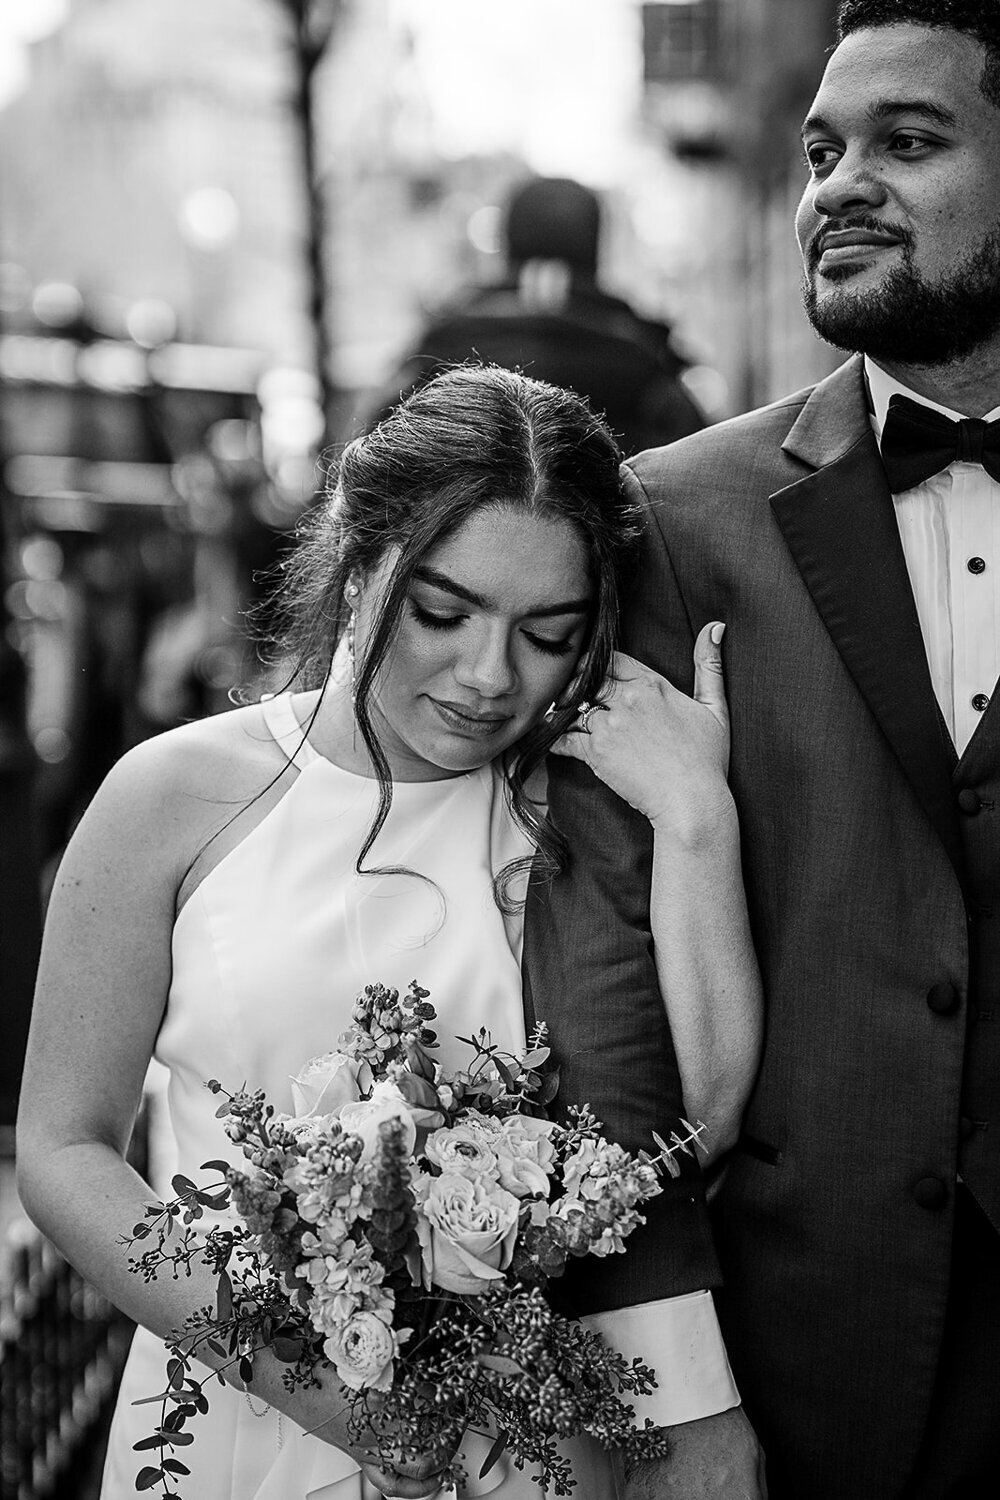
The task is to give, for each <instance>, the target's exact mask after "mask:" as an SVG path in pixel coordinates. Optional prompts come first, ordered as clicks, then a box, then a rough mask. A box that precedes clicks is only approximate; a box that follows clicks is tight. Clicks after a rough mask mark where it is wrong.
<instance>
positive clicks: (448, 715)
mask: <svg viewBox="0 0 1000 1500" xmlns="http://www.w3.org/2000/svg"><path fill="white" fill-rule="evenodd" d="M430 702H431V703H432V704H433V705H434V707H435V708H436V709H437V711H438V713H439V714H440V716H441V718H442V719H443V720H444V722H445V723H446V724H447V725H448V727H449V729H455V730H457V731H458V733H459V734H467V735H470V736H471V737H472V738H474V739H489V737H490V736H491V735H494V734H496V733H497V732H498V731H499V730H500V729H502V728H503V727H504V725H505V724H509V723H510V715H509V714H484V713H477V712H476V711H475V710H474V709H471V708H469V707H467V706H466V705H464V704H461V703H450V702H447V701H445V700H443V699H440V698H431V699H430Z"/></svg>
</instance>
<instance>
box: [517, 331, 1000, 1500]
mask: <svg viewBox="0 0 1000 1500" xmlns="http://www.w3.org/2000/svg"><path fill="white" fill-rule="evenodd" d="M625 472H626V483H627V485H628V488H629V489H630V491H631V492H632V494H633V495H634V497H635V498H636V499H637V500H638V501H639V502H640V503H641V504H642V506H643V507H644V510H645V512H646V527H645V536H644V540H643V543H642V549H643V550H642V556H641V559H640V561H639V564H638V566H637V567H636V569H635V571H634V573H633V574H632V575H631V576H630V579H629V582H628V583H627V585H626V587H627V590H628V597H627V600H626V612H625V622H624V638H623V645H624V648H625V649H626V650H627V651H629V652H631V653H632V654H633V655H635V656H637V657H639V658H641V659H642V660H644V661H647V662H649V663H650V664H651V665H653V666H654V667H656V668H657V669H658V670H660V671H662V672H664V673H665V674H666V675H667V676H669V677H670V678H671V680H672V681H673V682H675V683H676V684H677V685H678V686H680V687H683V688H685V689H686V690H688V691H690V689H691V684H692V668H691V650H692V646H693V642H694V638H695V635H696V633H697V631H698V630H699V629H700V627H701V626H702V625H703V624H704V623H705V622H706V621H708V620H711V619H720V620H724V621H725V622H726V625H727V633H726V637H725V642H724V647H723V652H724V663H725V673H726V685H727V691H728V696H729V703H730V709H731V716H732V765H731V775H730V781H731V785H732V789H733V793H734V795H735V798H736V801H737V804H738V808H739V813H740V820H741V830H742V847H743V859H744V874H745V880H746V886H747V892H748V901H749V906H750V915H751V922H752V927H753V932H754V939H755V943H756V946H757V950H758V954H759V958H760V963H761V968H762V972H763V977H764V984H765V996H766V1035H765V1047H764V1057H763V1063H762V1066H761V1070H760V1075H759V1078H758V1081H757V1085H756V1087H755V1090H754V1093H753V1097H752V1099H751V1102H750V1105H749V1108H748V1111H747V1114H746V1118H745V1123H744V1131H743V1135H742V1138H741V1140H740V1142H739V1145H738V1146H737V1148H736V1149H735V1151H734V1152H733V1153H732V1154H731V1157H730V1160H729V1163H728V1166H727V1168H726V1169H725V1172H724V1175H723V1177H722V1180H721V1182H720V1184H719V1186H718V1190H717V1192H716V1193H714V1194H713V1203H712V1215H711V1218H712V1231H713V1232H714V1251H713V1239H712V1238H711V1237H710V1231H709V1228H708V1216H707V1213H706V1210H705V1207H704V1204H703V1202H702V1201H701V1199H700V1195H699V1187H698V1184H697V1183H696V1182H694V1181H692V1179H691V1178H690V1177H686V1178H685V1179H684V1180H683V1181H682V1182H681V1183H680V1184H669V1185H668V1188H669V1190H668V1192H667V1193H666V1194H665V1195H664V1198H663V1200H662V1201H661V1202H660V1203H659V1204H658V1208H657V1218H656V1220H655V1222H651V1223H650V1225H649V1226H648V1227H647V1228H646V1229H644V1230H641V1231H639V1232H638V1234H637V1236H636V1237H635V1239H634V1241H633V1242H630V1244H633V1245H634V1250H633V1249H629V1251H628V1252H627V1254H626V1255H625V1256H624V1257H615V1258H614V1261H615V1264H613V1265H612V1264H607V1263H606V1267H605V1272H606V1277H605V1279H604V1280H603V1281H602V1283H601V1284H600V1285H595V1283H594V1281H593V1278H592V1276H591V1275H590V1273H589V1271H588V1272H587V1273H585V1274H583V1275H581V1276H580V1278H579V1280H578V1284H577V1287H576V1293H577V1296H578V1298H579V1300H580V1303H581V1305H592V1306H593V1305H597V1306H608V1305H617V1304H622V1303H627V1302H635V1301H645V1300H650V1299H652V1298H655V1297H659V1296H665V1295H670V1294H672V1293H676V1292H680V1291H684V1290H688V1289H690V1288H691V1287H692V1286H695V1285H712V1286H714V1285H716V1284H717V1273H716V1266H715V1261H714V1254H715V1253H717V1254H718V1258H719V1261H720V1262H721V1268H722V1275H723V1283H724V1285H723V1289H722V1291H721V1294H720V1295H719V1297H718V1298H717V1301H718V1305H719V1309H720V1317H721V1319H722V1325H723V1332H724V1334H725V1336H726V1341H727V1347H728V1349H729V1351H730V1357H731V1359H732V1363H733V1366H734V1370H735V1373H736V1376H737V1380H738V1383H739V1384H740V1387H741V1390H742V1393H743V1397H744V1402H745V1404H746V1406H747V1408H748V1411H749V1413H750V1416H751V1418H752V1419H753V1420H754V1421H755V1422H756V1424H757V1426H758V1430H759V1432H760V1434H761V1437H762V1440H763V1443H764V1446H765V1450H766V1451H767V1453H768V1457H769V1472H772V1473H773V1474H774V1476H775V1478H776V1479H779V1480H780V1481H782V1482H783V1483H784V1485H785V1488H784V1489H783V1490H782V1493H787V1494H789V1495H795V1496H800V1495H801V1496H802V1497H809V1500H826V1497H829V1500H833V1497H837V1500H846V1497H850V1500H858V1497H862V1496H864V1497H869V1496H871V1497H878V1500H891V1497H893V1496H896V1495H897V1494H898V1493H900V1491H901V1489H902V1486H903V1484H904V1482H905V1480H906V1477H907V1475H908V1473H909V1472H910V1470H911V1467H912V1465H913V1461H914V1456H915V1453H916V1450H917V1446H918V1444H919V1441H920V1437H921V1433H922V1427H923V1423H924V1419H925V1415H926V1411H927V1407H928V1402H929V1400H930V1394H931V1386H932V1382H933V1379H934V1373H935V1368H936V1363H937V1358H938V1351H939V1346H940V1341H941V1335H942V1328H943V1323H944V1317H945V1302H946V1292H947V1285H948V1271H949V1255H950V1246H951V1234H952V1219H953V1208H954V1192H955V1178H956V1172H957V1171H959V1170H960V1171H961V1174H962V1176H963V1177H964V1178H965V1180H966V1181H967V1182H968V1184H969V1185H970V1187H971V1188H972V1190H973V1192H974V1193H975V1195H976V1196H977V1198H978V1199H979V1201H980V1202H981V1203H982V1205H983V1206H984V1207H985V1208H986V1209H987V1211H988V1212H989V1213H990V1215H991V1217H992V1218H993V1222H994V1224H997V1223H1000V1111H998V1108H997V1106H998V1095H1000V1024H997V1023H1000V993H998V980H997V975H998V973H1000V947H998V944H997V936H996V931H995V929H996V927H997V926H998V925H1000V923H998V921H997V919H995V918H994V917H993V915H992V912H993V908H994V904H995V902H996V900H997V898H998V897H1000V836H998V830H1000V817H998V814H997V811H996V810H995V809H996V807H997V806H1000V705H998V704H997V703H996V701H994V702H993V703H992V704H991V706H990V708H989V709H988V710H987V712H986V713H985V714H984V716H983V719H982V720H981V722H980V725H979V728H978V730H977V732H976V735H975V736H974V738H973V740H972V742H971V744H970V745H969V747H968V749H967V750H966V752H965V755H964V756H963V757H962V759H961V761H958V760H957V757H956V755H955V751H954V748H953V746H952V745H951V741H950V738H949V736H948V733H947V731H946V729H945V727H944V723H943V720H942V718H941V715H940V713H939V711H938V708H937V704H936V701H935V698H934V694H933V691H932V688H931V683H930V677H929V673H928V668H927V663H926V657H925V654H924V649H923V643H922V639H921V634H920V628H919V625H918V621H917V615H916V610H915V606H914V602H913V596H912V592H911V589H910V585H909V580H908V576H907V572H906V566H905V562H904V558H903V553H902V548H901V545H900V540H899V533H898V529H897V525H896V520H895V516H894V512H893V504H892V499H891V496H890V493H889V490H888V486H887V483H886V480H885V475H884V471H883V469H882V466H881V462H880V459H879V456H878V450H877V447H876V444H875V441H874V436H873V433H872V429H871V424H870V420H869V416H868V411H867V406H866V400H865V391H864V383H863V377H862V371H861V363H860V360H852V361H850V362H849V363H848V364H847V365H845V366H843V367H842V368H841V369H840V370H838V371H837V372H836V373H835V374H833V375H832V376H831V377H830V378H829V379H827V380H825V381H823V382H822V383H821V384H820V385H818V386H816V387H815V388H814V389H812V390H810V391H806V392H802V393H800V394H798V395H796V396H792V397H789V398H788V399H787V400H784V401H781V402H778V403H777V404H775V405H774V406H771V407H768V408H766V409H764V410H762V411H757V412H753V413H751V414H749V415H748V416H745V417H740V418H737V419H735V420H734V421H731V422H727V423H724V424H722V425H720V426H718V427H714V428H710V429H709V430H707V431H705V432H703V433H699V434H696V435H695V436H693V437H690V438H687V439H685V440H683V441H682V442H679V443H676V444H674V445H673V446H671V447H670V448H667V449H660V450H655V451H650V452H647V453H644V454H640V455H639V457H638V458H636V459H634V460H632V461H631V462H630V464H629V465H627V466H626V471H625ZM553 761H554V763H553V764H552V765H551V767H550V803H551V810H552V816H553V818H554V820H555V822H556V824H557V825H558V826H559V827H560V828H561V829H562V831H563V833H564V834H565V836H566V837H567V839H568V842H569V846H570V851H571V858H570V864H569V867H568V870H567V872H566V873H565V874H564V875H562V876H560V877H559V878H558V879H557V880H555V881H554V882H553V883H552V884H551V885H549V886H546V885H544V884H543V883H541V882H538V883H536V885H535V886H534V887H533V889H532V891H531V896H530V901H529V909H528V920H527V932H526V950H525V951H526V959H525V969H526V977H527V981H528V988H529V994H530V997H531V1000H532V1003H533V1007H534V1013H535V1014H536V1015H537V1016H539V1017H542V1018H544V1019H546V1020H547V1021H548V1022H549V1024H550V1028H551V1031H552V1036H553V1041H554V1045H555V1050H556V1052H557V1054H558V1055H559V1057H560V1059H561V1061H562V1063H563V1066H564V1083H563V1102H564V1103H566V1102H569V1101H571V1100H572V1099H574V1098H575V1099H586V1100H588V1101H589V1102H590V1103H591V1104H592V1106H593V1108H594V1110H595V1113H596V1114H597V1115H598V1117H601V1118H604V1119H605V1121H606V1123H607V1124H608V1128H609V1130H610V1132H611V1133H612V1134H618V1135H620V1136H621V1137H622V1138H623V1139H624V1140H626V1141H627V1142H629V1143H630V1144H632V1145H637V1144H646V1145H648V1143H649V1131H650V1130H651V1129H653V1128H656V1129H659V1131H660V1133H661V1134H662V1133H663V1132H664V1127H665V1126H666V1127H669V1126H670V1125H671V1124H672V1123H673V1118H674V1117H675V1116H676V1115H677V1113H678V1112H679V1108H680V1088H679V1083H678V1080H677V1074H676V1066H675V1063H674V1059H673V1055H672V1051H671V1048H670V1044H669V1037H668V1036H666V1035H665V1028H664V1026H663V1023H662V1019H661V1015H662V1007H661V1005H660V1001H659V998H658V995H657V992H656V983H655V973H654V968H653V962H652V955H651V945H650V937H649V928H648V868H649V863H648V862H649V833H648V829H647V828H646V827H645V825H644V822H643V820H642V819H640V818H638V817H637V816H636V815H635V814H634V813H632V812H631V811H630V810H629V809H628V808H626V807H624V805H623V804H622V803H621V802H619V801H618V799H616V798H614V797H613V796H611V795H610V794H608V793H607V792H606V790H605V789H604V788H602V787H601V786H600V785H599V784H598V783H597V782H596V780H595V779H594V778H593V777H592V776H591V774H590V773H589V772H588V771H587V770H586V769H585V768H582V767H581V766H580V765H579V763H577V762H574V761H567V760H563V759H558V760H557V759H556V758H553ZM997 910H998V912H1000V907H998V908H997ZM994 1005H995V1006H996V1009H995V1012H994ZM994 1015H995V1019H994ZM991 1023H992V1024H991ZM991 1120H992V1121H993V1122H994V1123H993V1125H992V1133H991V1131H990V1130H989V1129H987V1128H986V1127H987V1126H988V1124H989V1122H990V1121H991ZM640 1240H641V1242H640ZM633 1256H634V1259H633ZM630 1262H631V1264H630Z"/></svg>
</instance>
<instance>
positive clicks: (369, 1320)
mask: <svg viewBox="0 0 1000 1500" xmlns="http://www.w3.org/2000/svg"><path fill="white" fill-rule="evenodd" d="M391 1320H392V1312H391V1310H390V1309H388V1308H383V1309H380V1310H379V1311H377V1312H359V1313H355V1314H354V1316H353V1317H351V1318H348V1320H347V1322H346V1323H344V1324H343V1326H342V1327H340V1328H338V1329H336V1330H335V1331H334V1332H333V1333H331V1334H330V1335H329V1337H328V1338H325V1339H324V1340H323V1352H324V1354H325V1355H326V1357H327V1359H328V1360H329V1361H330V1363H331V1364H332V1365H333V1366H334V1368H335V1369H336V1371H337V1374H338V1376H339V1377H340V1379H341V1380H342V1381H343V1382H344V1384H345V1385H346V1386H349V1387H350V1389H351V1390H352V1391H387V1390H389V1389H390V1387H391V1386H392V1376H393V1369H392V1362H393V1360H394V1359H395V1357H396V1353H397V1345H396V1339H395V1337H394V1336H393V1332H392V1328H391V1327H390V1326H389V1325H390V1323H391Z"/></svg>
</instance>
